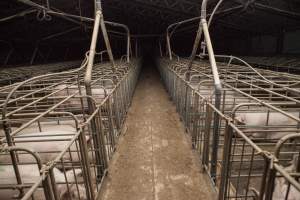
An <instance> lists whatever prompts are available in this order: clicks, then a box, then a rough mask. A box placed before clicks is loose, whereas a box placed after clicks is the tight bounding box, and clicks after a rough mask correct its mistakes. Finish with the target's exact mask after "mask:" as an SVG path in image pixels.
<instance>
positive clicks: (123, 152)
mask: <svg viewBox="0 0 300 200" xmlns="http://www.w3.org/2000/svg"><path fill="white" fill-rule="evenodd" d="M126 126H127V128H128V129H127V131H126V133H125V135H124V136H122V137H121V139H120V141H119V144H118V147H117V151H116V153H115V155H114V157H113V160H112V162H111V164H110V167H109V175H108V177H107V179H106V182H105V183H104V187H103V190H102V191H103V192H102V194H101V196H100V199H101V200H102V199H103V200H169V199H170V200H194V199H195V200H196V199H197V200H200V199H204V200H211V199H214V198H213V196H212V189H211V187H210V184H209V181H208V178H207V177H206V175H204V174H201V173H200V171H201V169H200V165H199V164H198V163H199V161H198V159H197V157H196V155H195V154H194V152H193V151H192V148H191V144H190V141H189V139H188V137H187V136H186V135H185V132H184V128H183V125H182V123H181V122H180V120H179V115H178V114H177V113H176V109H175V106H174V105H173V103H172V102H171V101H170V100H169V97H168V94H167V92H166V91H165V89H164V88H163V85H162V82H161V81H160V79H159V74H158V72H157V71H156V70H154V69H144V70H143V71H142V74H141V78H140V80H139V83H138V85H137V88H136V91H135V95H134V98H133V102H132V106H131V108H130V110H129V113H128V119H127V122H126Z"/></svg>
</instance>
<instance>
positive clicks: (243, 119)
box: [234, 113, 246, 125]
mask: <svg viewBox="0 0 300 200" xmlns="http://www.w3.org/2000/svg"><path fill="white" fill-rule="evenodd" d="M234 122H236V123H237V124H240V125H245V124H246V116H245V115H244V114H243V113H236V115H235V117H234Z"/></svg>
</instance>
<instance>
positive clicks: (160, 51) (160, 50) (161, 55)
mask: <svg viewBox="0 0 300 200" xmlns="http://www.w3.org/2000/svg"><path fill="white" fill-rule="evenodd" d="M158 45H159V53H160V57H163V52H162V48H161V42H160V40H159V41H158Z"/></svg>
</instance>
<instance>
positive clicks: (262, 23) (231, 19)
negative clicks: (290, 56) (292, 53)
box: [0, 0, 300, 51]
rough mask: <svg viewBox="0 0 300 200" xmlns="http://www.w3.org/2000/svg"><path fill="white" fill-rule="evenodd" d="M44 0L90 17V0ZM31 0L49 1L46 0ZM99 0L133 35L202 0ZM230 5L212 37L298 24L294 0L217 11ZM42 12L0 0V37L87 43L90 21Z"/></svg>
mask: <svg viewBox="0 0 300 200" xmlns="http://www.w3.org/2000/svg"><path fill="white" fill-rule="evenodd" d="M48 1H49V5H50V9H51V10H53V11H59V12H64V13H68V14H73V15H78V16H85V17H90V18H93V15H94V1H93V0H60V1H57V0H48ZM32 2H34V3H36V4H38V5H41V6H45V7H46V6H47V0H32ZM216 3H217V0H210V1H209V3H208V13H210V12H211V11H212V9H213V7H214V6H215V5H216ZM102 4H103V5H102V7H103V13H104V18H105V20H108V21H114V22H119V23H123V24H126V25H128V26H129V28H130V30H131V32H132V33H133V34H135V35H140V34H142V35H149V34H150V35H152V34H155V35H162V34H164V33H165V30H166V28H167V26H168V25H170V24H171V23H174V22H177V21H180V20H184V19H188V18H192V17H197V16H199V15H200V7H201V1H200V0H102ZM232 7H238V8H237V9H235V10H233V11H231V12H225V13H224V12H223V13H222V12H221V13H219V14H217V15H216V17H215V19H214V24H213V26H212V29H211V30H212V32H213V33H212V35H213V37H214V38H216V37H217V38H228V37H242V36H245V35H260V34H275V35H277V34H279V33H280V32H282V31H287V30H296V29H299V27H300V1H298V0H224V2H223V4H222V6H221V7H220V9H219V11H222V10H226V9H228V8H232ZM16 14H18V16H15V15H16ZM42 16H43V12H42V10H37V9H36V8H33V7H31V6H28V5H25V4H24V3H22V2H21V1H18V0H2V1H0V24H1V26H0V40H2V41H6V42H9V43H10V44H9V45H13V46H14V45H18V44H20V43H24V44H30V45H31V46H35V44H36V43H37V42H38V41H42V42H41V43H43V44H44V45H48V44H49V45H56V44H57V45H61V44H62V43H63V44H64V45H73V46H74V45H75V46H76V45H77V44H78V45H80V46H82V47H84V48H87V47H88V42H87V41H89V39H90V36H91V27H92V23H91V22H83V21H80V20H78V19H71V18H61V17H58V16H52V15H51V19H50V18H49V19H48V18H44V19H42V18H43V17H42ZM197 24H198V22H197V21H195V22H194V23H190V24H188V25H186V26H184V27H182V28H183V29H179V30H183V31H182V32H181V33H182V34H179V36H190V37H191V36H193V34H191V33H194V32H195V30H196V26H197ZM109 29H110V30H111V29H114V28H110V27H109ZM56 33H59V34H58V35H57V36H56V37H49V36H51V35H53V34H56ZM60 33H62V34H60ZM63 33H64V34H63ZM220 33H222V34H220ZM191 38H192V37H191ZM3 46H5V44H3ZM2 51H3V49H2Z"/></svg>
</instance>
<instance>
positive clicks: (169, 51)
mask: <svg viewBox="0 0 300 200" xmlns="http://www.w3.org/2000/svg"><path fill="white" fill-rule="evenodd" d="M167 52H168V54H169V59H170V60H172V59H173V57H172V49H171V42H170V35H169V32H168V31H167Z"/></svg>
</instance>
